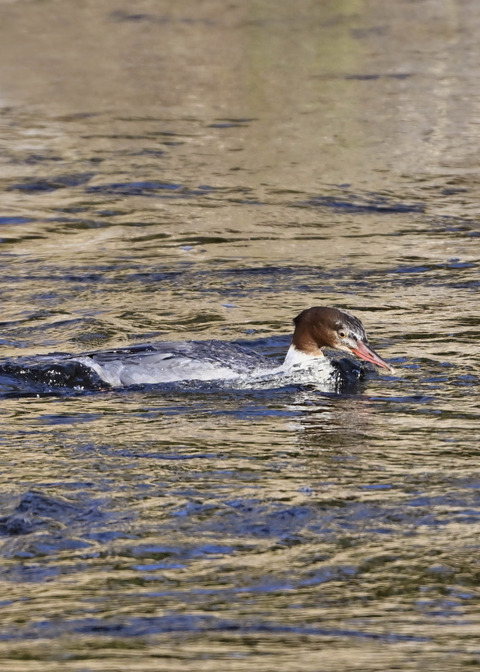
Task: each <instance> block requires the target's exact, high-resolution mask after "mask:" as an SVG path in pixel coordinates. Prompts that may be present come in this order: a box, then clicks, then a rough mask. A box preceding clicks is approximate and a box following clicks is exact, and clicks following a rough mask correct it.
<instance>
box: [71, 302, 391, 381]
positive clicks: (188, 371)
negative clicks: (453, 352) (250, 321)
mask: <svg viewBox="0 0 480 672" xmlns="http://www.w3.org/2000/svg"><path fill="white" fill-rule="evenodd" d="M294 325H295V330H294V333H293V337H292V342H291V345H290V347H289V349H288V352H287V355H286V357H285V360H284V362H283V364H281V365H280V366H278V365H277V366H272V360H271V359H268V358H266V357H263V356H262V355H259V354H258V353H256V352H254V351H253V350H250V349H248V348H244V347H242V346H240V345H237V344H234V343H225V342H221V341H216V340H212V341H188V342H183V343H168V342H163V343H155V344H149V345H139V346H133V347H128V348H120V349H115V350H110V351H103V352H93V353H89V354H85V355H81V356H76V357H73V358H71V359H72V360H74V361H76V362H79V363H81V364H82V365H83V366H85V367H87V369H89V370H91V371H94V372H95V373H96V374H97V375H98V377H99V378H100V379H101V380H102V381H103V382H104V383H107V384H108V385H110V386H112V387H123V386H128V385H135V384H152V383H168V382H176V381H188V380H197V381H213V380H216V381H218V380H226V381H233V380H236V381H238V382H240V383H245V386H247V384H248V386H250V385H252V384H254V383H255V381H260V379H264V380H265V379H266V378H268V380H270V381H272V379H276V378H278V377H279V376H282V378H284V377H285V378H286V379H288V378H289V377H290V378H292V377H293V378H292V382H295V383H297V382H307V383H308V382H312V380H313V381H316V382H320V383H322V382H323V383H324V384H325V386H328V385H327V383H328V382H330V383H332V381H333V382H334V383H335V384H334V387H335V389H339V388H342V387H344V386H345V384H347V383H348V384H350V383H352V382H354V381H355V380H358V378H360V377H361V376H362V375H363V370H362V368H361V367H360V366H359V365H358V364H355V363H354V362H352V361H351V360H348V359H341V360H335V359H331V358H330V357H328V356H326V355H325V353H324V349H325V348H331V349H334V350H340V351H343V352H347V353H349V354H352V353H353V354H354V355H356V356H357V357H358V358H360V359H362V360H365V361H367V362H370V363H371V364H374V365H376V366H378V367H381V368H385V369H388V370H389V371H392V372H393V369H392V367H391V366H390V365H389V364H387V362H385V360H383V359H382V358H381V357H380V356H379V355H378V354H377V353H376V352H375V351H374V350H372V348H371V347H370V345H369V343H368V339H367V335H366V332H365V329H364V327H363V324H362V323H361V322H360V320H359V319H358V318H356V317H354V316H353V315H351V314H350V313H348V312H347V311H345V310H341V309H340V308H331V307H325V306H323V307H313V308H308V309H306V310H303V311H302V312H301V313H300V314H299V315H297V317H296V318H295V319H294ZM330 387H331V385H330Z"/></svg>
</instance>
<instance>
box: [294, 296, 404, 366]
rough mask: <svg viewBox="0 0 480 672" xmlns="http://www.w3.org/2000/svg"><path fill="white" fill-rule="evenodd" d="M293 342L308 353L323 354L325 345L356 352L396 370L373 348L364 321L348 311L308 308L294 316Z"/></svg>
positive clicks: (372, 361)
mask: <svg viewBox="0 0 480 672" xmlns="http://www.w3.org/2000/svg"><path fill="white" fill-rule="evenodd" d="M294 324H295V331H294V334H293V339H292V345H294V346H295V348H296V349H297V350H300V351H302V352H305V353H306V354H310V355H314V356H315V355H316V356H319V357H320V356H322V355H323V352H322V349H323V348H333V349H334V350H343V351H345V352H349V353H351V352H353V353H354V354H355V355H356V356H357V357H360V359H364V360H366V361H368V362H371V363H372V364H376V365H377V366H381V367H383V368H385V369H389V370H390V371H393V369H392V367H391V366H390V365H389V364H387V362H385V361H384V360H383V359H382V358H381V357H380V356H379V355H377V353H376V352H375V351H374V350H372V348H370V346H369V344H368V338H367V334H366V332H365V328H364V326H363V324H362V323H361V322H360V320H359V319H358V318H357V317H354V316H353V315H350V313H347V312H346V311H345V310H340V309H339V308H330V307H327V306H318V307H314V308H307V309H306V310H304V311H302V312H301V313H300V314H299V315H297V317H296V318H295V319H294Z"/></svg>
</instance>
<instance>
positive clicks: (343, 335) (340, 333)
mask: <svg viewBox="0 0 480 672" xmlns="http://www.w3.org/2000/svg"><path fill="white" fill-rule="evenodd" d="M338 335H339V336H340V338H345V336H346V335H347V334H346V333H345V332H344V331H339V332H338Z"/></svg>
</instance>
